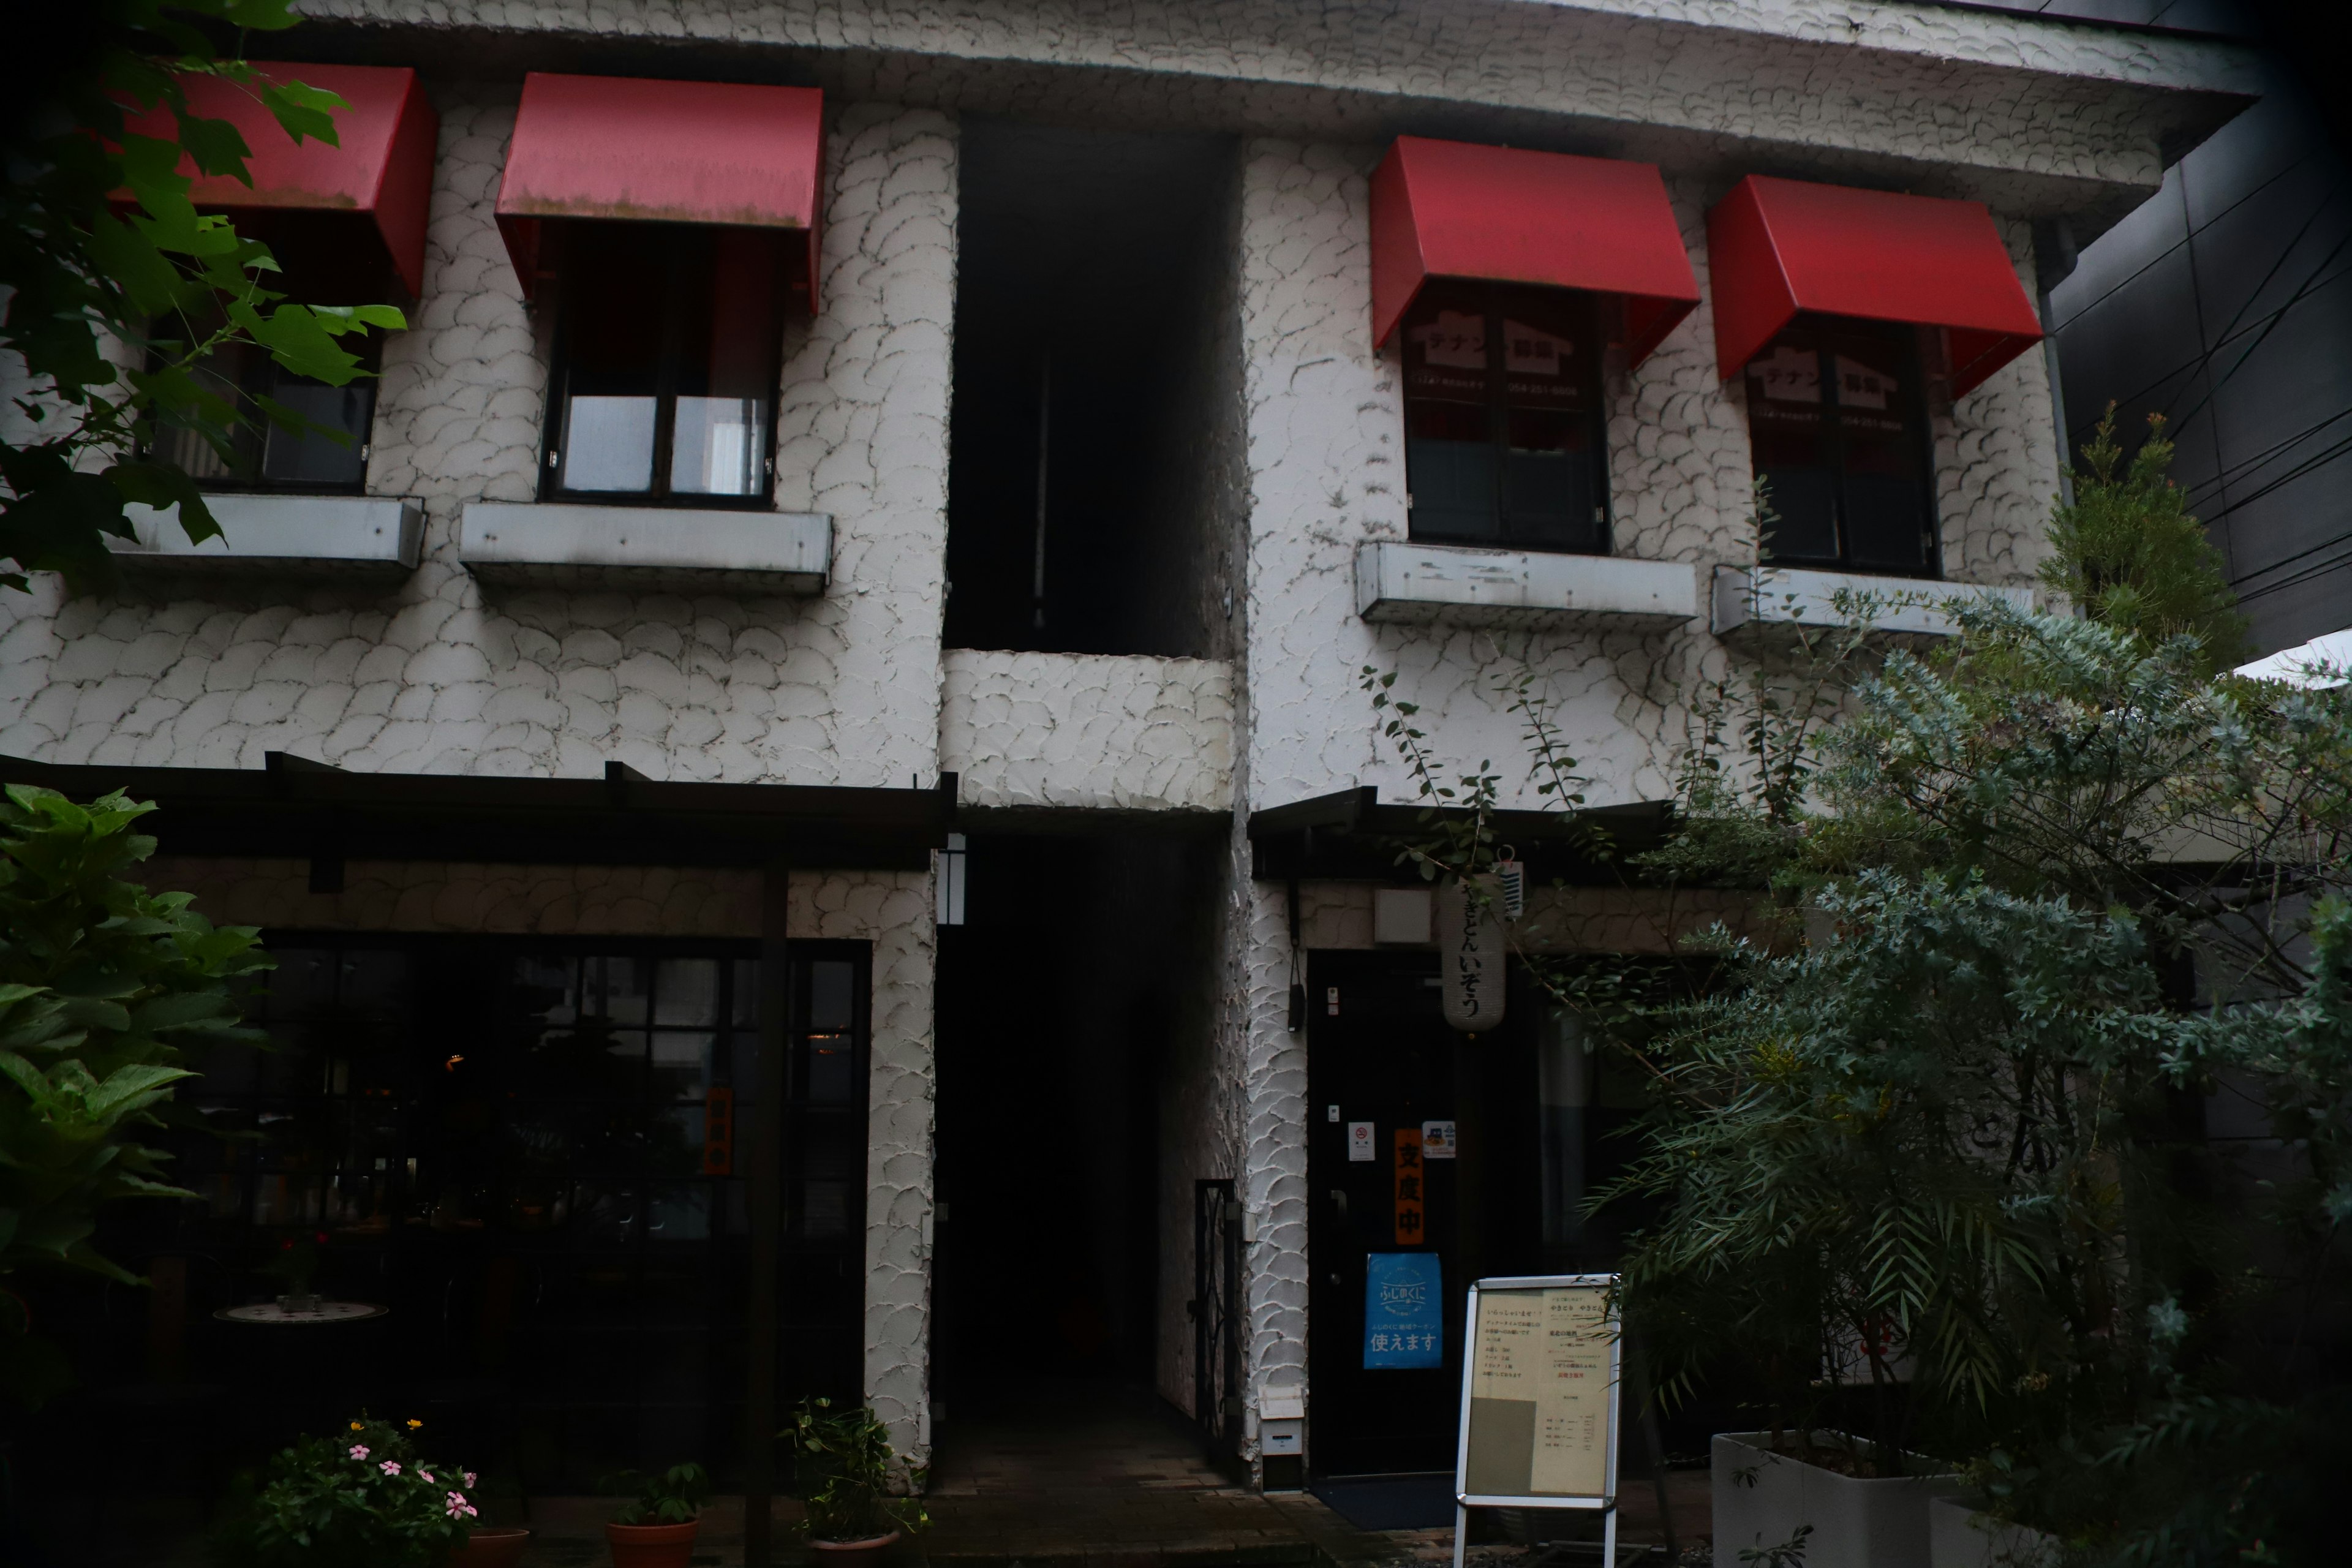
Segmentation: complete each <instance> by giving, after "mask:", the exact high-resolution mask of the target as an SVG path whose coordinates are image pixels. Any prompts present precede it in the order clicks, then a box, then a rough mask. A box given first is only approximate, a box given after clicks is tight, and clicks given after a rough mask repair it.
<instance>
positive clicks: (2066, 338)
mask: <svg viewBox="0 0 2352 1568" xmlns="http://www.w3.org/2000/svg"><path fill="white" fill-rule="evenodd" d="M2048 9H2049V10H2050V11H2051V12H2053V13H2061V12H2063V13H2071V14H2075V15H2082V16H2095V17H2098V18H2100V19H2104V20H2114V21H2123V22H2136V23H2154V24H2156V25H2158V26H2179V27H2195V28H2201V29H2210V30H2216V31H2227V32H2231V33H2234V34H2238V35H2240V36H2247V37H2265V39H2266V41H2270V42H2272V43H2273V45H2274V46H2281V47H2279V49H2278V53H2277V54H2276V56H2275V65H2274V68H2273V75H2272V82H2273V86H2272V89H2271V90H2270V91H2269V92H2268V93H2266V94H2265V96H2264V97H2263V100H2261V101H2260V102H2259V103H2257V104H2256V105H2255V106H2254V107H2253V108H2252V109H2250V110H2247V111H2246V112H2245V113H2243V114H2242V115H2240V116H2239V117H2238V118H2237V119H2236V120H2234V121H2231V123H2230V124H2228V125H2226V126H2224V127H2223V128H2222V129H2221V131H2220V132H2218V133H2216V134H2215V135H2214V136H2213V137H2212V138H2211V139H2210V140H2209V141H2207V142H2204V143H2203V144H2202V145H2200V146H2199V147H2197V148H2196V149H2194V150H2193V151H2191V152H2190V153H2189V154H2188V155H2187V156H2186V157H2184V158H2183V159H2182V160H2181V161H2180V162H2179V163H2177V164H2176V165H2174V166H2173V167H2172V168H2171V169H2170V170H2168V172H2167V174H2166V176H2165V183H2164V188H2163V190H2162V192H2161V193H2160V194H2159V195H2157V196H2156V197H2155V198H2154V199H2153V200H2151V201H2149V202H2148V203H2147V205H2144V206H2142V207H2140V208H2139V209H2138V210H2137V211H2136V212H2134V213H2133V214H2132V215H2131V216H2129V217H2127V218H2126V219H2125V220H2124V222H2122V223H2121V224H2119V225H2117V226H2116V227H2115V228H2113V229H2111V230H2109V231H2108V232H2107V233H2106V234H2105V235H2103V236H2101V237H2099V239H2098V240H2097V241H2096V242H2095V243H2093V244H2091V245H2089V246H2086V247H2084V249H2083V251H2082V254H2081V258H2080V260H2079V263H2078V265H2077V266H2076V268H2075V269H2074V274H2073V275H2072V276H2071V277H2069V278H2067V279H2065V280H2064V281H2063V282H2062V283H2060V284H2059V285H2058V286H2057V287H2056V288H2055V289H2053V290H2052V293H2051V297H2050V305H2051V315H2052V321H2053V325H2054V327H2055V329H2056V333H2057V342H2058V351H2059V363H2060V370H2061V374H2062V377H2063V397H2064V407H2065V414H2064V420H2065V425H2066V433H2067V438H2068V445H2069V447H2070V448H2072V449H2074V450H2075V451H2079V450H2080V448H2081V447H2082V445H2083V444H2084V442H2085V441H2087V440H2088V439H2089V437H2090V436H2091V432H2092V429H2093V427H2094V426H2095V425H2096V424H2097V423H2098V420H2099V418H2100V416H2101V415H2102V413H2103V412H2104V411H2105V408H2106V405H2107V404H2108V403H2109V402H2110V401H2113V402H2114V403H2116V405H2118V417H2117V423H2118V425H2119V426H2120V427H2121V429H2122V430H2123V431H2124V432H2125V434H2126V442H2127V444H2129V443H2131V442H2134V441H2136V440H2137V437H2139V435H2140V434H2141V433H2142V432H2144V430H2145V429H2146V419H2147V415H2148V414H2150V413H2160V414H2162V415H2164V416H2166V418H2167V420H2168V422H2169V426H2170V432H2171V434H2172V436H2173V437H2174V439H2175V440H2176V441H2177V442H2178V444H2179V455H2178V456H2177V457H2176V458H2175V459H2174V463H2173V470H2172V471H2173V476H2174V478H2175V479H2178V480H2179V483H2180V484H2181V485H2182V486H2183V487H2185V488H2186V489H2187V490H2188V492H2189V501H2190V504H2191V506H2192V507H2193V508H2194V509H2195V510H2196V512H2197V514H2198V515H2199V516H2200V517H2201V518H2203V519H2204V520H2205V522H2206V525H2207V527H2208V528H2209V529H2210V531H2211V533H2212V536H2213V540H2214V542H2215V544H2216V545H2217V546H2218V547H2219V548H2220V549H2221V553H2222V557H2223V559H2224V561H2225V562H2226V563H2227V567H2228V571H2229V574H2230V578H2231V583H2232V584H2233V585H2234V586H2235V587H2236V589H2237V592H2238V595H2239V598H2240V602H2241V604H2242V605H2243V607H2244V609H2245V612H2246V614H2247V616H2248V618H2249V619H2250V620H2251V622H2252V640H2253V647H2254V651H2255V652H2256V653H2270V652H2273V651H2275V650H2277V649H2279V648H2282V647H2292V646H2294V644H2297V643H2300V642H2304V641H2305V640H2307V639H2309V638H2311V637H2317V636H2320V635H2321V634H2323V633H2326V632H2333V631H2337V630H2340V629H2343V628H2344V627H2346V626H2352V169H2347V163H2346V160H2345V158H2344V157H2343V155H2342V152H2341V148H2340V143H2339V142H2338V141H2337V140H2336V134H2335V132H2336V129H2337V128H2336V125H2335V124H2333V123H2332V122H2331V120H2330V117H2329V113H2328V110H2327V106H2326V104H2325V103H2324V102H2323V101H2320V100H2315V97H2314V95H2313V93H2312V90H2311V89H2310V87H2309V86H2308V85H2307V81H2306V79H2305V77H2304V76H2303V75H2302V74H2301V68H2300V67H2299V66H2298V64H2297V63H2296V58H2295V56H2294V53H2293V52H2292V51H2293V50H2294V48H2297V47H2301V48H2304V49H2306V50H2307V49H2308V48H2309V47H2311V40H2310V39H2309V37H2306V35H2305V34H2304V33H2303V32H2301V31H2300V30H2298V29H2297V28H2296V26H2294V18H2293V17H2291V16H2289V17H2286V18H2284V20H2283V19H2282V18H2281V17H2279V16H2271V15H2268V14H2267V12H2266V8H2262V7H2247V6H2239V5H2225V4H2220V3H2217V0H2190V3H2179V0H2176V3H2172V4H2168V3H2167V0H2106V3H2105V4H2103V5H2102V4H2096V3H2085V0H2059V3H2058V4H2055V5H2051V6H2049V7H2048Z"/></svg>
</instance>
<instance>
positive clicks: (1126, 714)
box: [940, 648, 1234, 811]
mask: <svg viewBox="0 0 2352 1568" xmlns="http://www.w3.org/2000/svg"><path fill="white" fill-rule="evenodd" d="M944 663H945V666H946V677H945V681H944V699H943V702H942V705H941V710H940V771H941V772H952V773H957V774H959V775H961V777H960V781H959V789H960V793H961V797H962V799H963V802H964V804H966V805H1027V806H1036V805H1050V806H1064V807H1102V808H1108V809H1112V810H1121V811H1138V810H1139V811H1171V810H1178V811H1225V810H1230V809H1231V808H1232V805H1233V776H1234V734H1233V731H1234V671H1233V667H1232V666H1231V665H1229V664H1226V663H1224V662H1223V661H1222V660H1218V659H1206V658H1118V657H1112V656H1107V655H1100V654H1066V653H1006V652H1000V651H995V650H992V649H978V648H955V649H950V651H949V652H948V653H947V654H946V655H945V656H944Z"/></svg>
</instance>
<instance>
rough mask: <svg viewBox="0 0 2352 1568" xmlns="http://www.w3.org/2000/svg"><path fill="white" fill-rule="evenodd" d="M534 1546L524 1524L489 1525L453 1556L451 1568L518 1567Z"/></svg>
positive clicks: (450, 1559)
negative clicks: (531, 1544) (529, 1547)
mask: <svg viewBox="0 0 2352 1568" xmlns="http://www.w3.org/2000/svg"><path fill="white" fill-rule="evenodd" d="M528 1545H530V1531H528V1530H525V1529H523V1528H522V1527H521V1526H520V1525H512V1524H486V1525H483V1526H482V1527H481V1528H480V1529H478V1530H477V1531H474V1532H473V1533H472V1534H471V1535H469V1536H467V1538H466V1544H465V1545H463V1546H460V1547H459V1548H457V1551H455V1552H451V1553H449V1568H515V1564H516V1563H520V1562H521V1561H522V1549H523V1548H524V1547H526V1546H528Z"/></svg>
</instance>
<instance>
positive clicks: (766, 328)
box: [669, 229, 779, 496]
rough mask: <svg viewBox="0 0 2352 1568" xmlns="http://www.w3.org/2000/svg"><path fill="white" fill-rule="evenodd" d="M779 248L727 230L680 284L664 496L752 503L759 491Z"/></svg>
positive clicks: (771, 391)
mask: <svg viewBox="0 0 2352 1568" xmlns="http://www.w3.org/2000/svg"><path fill="white" fill-rule="evenodd" d="M777 260H778V258H777V252H776V239H775V237H774V236H772V235H768V234H757V233H746V232H743V231H741V230H736V229H728V230H722V231H721V232H719V234H718V235H717V236H716V237H714V238H713V239H712V241H711V243H710V247H709V252H708V260H707V262H705V261H704V260H703V259H702V258H699V257H698V258H695V264H694V265H693V266H692V268H690V272H691V276H690V277H688V278H685V279H681V288H680V289H679V296H678V302H679V305H680V307H681V309H682V310H683V312H684V317H685V320H684V340H683V342H682V343H681V345H680V353H679V358H678V369H677V424H676V426H675V428H674V434H673V436H672V438H671V447H670V471H669V484H670V489H673V490H677V491H678V492H680V493H682V494H689V495H720V496H748V495H757V494H758V493H759V492H760V490H761V489H762V488H763V486H764V485H765V482H766V479H767V474H766V467H767V455H768V408H769V405H770V401H771V400H772V398H773V396H774V395H775V388H774V385H773V384H772V382H773V378H774V375H775V368H774V367H775V363H776V349H777V342H776V339H777V333H778V331H779V329H778V325H777V321H776V277H777Z"/></svg>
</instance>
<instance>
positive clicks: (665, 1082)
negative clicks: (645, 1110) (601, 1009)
mask: <svg viewBox="0 0 2352 1568" xmlns="http://www.w3.org/2000/svg"><path fill="white" fill-rule="evenodd" d="M710 1049H711V1037H710V1036H709V1035H704V1034H692V1035H685V1034H673V1033H671V1032H669V1031H667V1030H663V1031H661V1032H659V1033H657V1034H656V1035H655V1036H654V1055H653V1063H654V1084H653V1097H654V1099H656V1100H700V1099H701V1098H702V1096H703V1092H704V1090H705V1089H708V1088H709V1083H710ZM700 1137H701V1135H700V1134H699V1133H697V1134H696V1140H697V1143H698V1144H699V1142H700Z"/></svg>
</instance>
